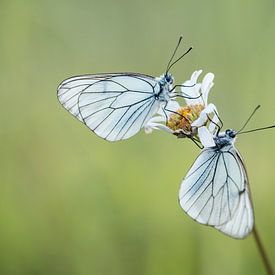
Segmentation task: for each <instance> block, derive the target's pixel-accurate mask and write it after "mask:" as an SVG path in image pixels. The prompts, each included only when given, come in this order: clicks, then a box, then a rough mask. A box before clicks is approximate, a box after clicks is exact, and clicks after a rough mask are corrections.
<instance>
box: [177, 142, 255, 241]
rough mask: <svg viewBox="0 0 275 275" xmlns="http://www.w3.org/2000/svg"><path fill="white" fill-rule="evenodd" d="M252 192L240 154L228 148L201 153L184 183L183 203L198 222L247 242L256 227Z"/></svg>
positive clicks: (180, 197) (228, 146) (181, 196)
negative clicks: (251, 200)
mask: <svg viewBox="0 0 275 275" xmlns="http://www.w3.org/2000/svg"><path fill="white" fill-rule="evenodd" d="M248 192H249V190H248V180H247V173H246V170H245V168H244V165H243V162H242V160H241V158H240V156H239V153H238V152H237V150H236V149H235V148H234V146H233V145H227V146H224V147H223V148H222V149H217V148H215V147H214V148H207V149H204V150H203V151H202V152H201V153H200V155H199V156H198V158H197V159H196V160H195V162H194V164H193V165H192V167H191V169H190V170H189V172H188V174H187V175H186V177H185V178H184V179H183V181H182V184H181V187H180V192H179V201H180V205H181V207H182V208H183V209H184V211H185V212H187V213H188V215H190V216H191V217H192V218H193V219H194V220H196V221H198V222H200V223H202V224H206V225H210V226H214V227H216V228H217V229H218V230H220V231H222V232H223V233H225V234H227V235H230V236H231V237H235V238H244V237H245V236H247V235H248V234H249V233H250V231H251V230H252V227H253V209H252V206H251V203H250V199H249V193H248ZM242 216H243V217H244V216H245V217H246V220H245V219H244V220H243V219H242ZM240 222H241V224H240ZM237 229H238V230H237Z"/></svg>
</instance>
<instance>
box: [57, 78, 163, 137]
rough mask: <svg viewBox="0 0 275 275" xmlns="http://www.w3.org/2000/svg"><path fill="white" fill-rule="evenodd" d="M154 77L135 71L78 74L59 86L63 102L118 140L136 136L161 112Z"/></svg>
mask: <svg viewBox="0 0 275 275" xmlns="http://www.w3.org/2000/svg"><path fill="white" fill-rule="evenodd" d="M158 92H159V84H158V82H157V81H156V80H155V78H153V77H151V76H148V75H143V74H134V73H115V74H97V75H83V76H76V77H72V78H69V79H67V80H64V81H63V82H62V83H61V84H60V85H59V87H58V91H57V96H58V99H59V101H60V103H61V104H62V105H63V106H64V107H65V108H66V109H67V110H68V111H69V112H70V113H71V114H73V115H74V116H75V117H76V118H78V119H79V120H80V121H81V122H83V123H84V124H86V125H87V126H88V127H89V128H90V129H91V130H92V131H93V132H95V133H96V134H97V135H98V136H100V137H102V138H104V139H106V140H109V141H116V140H122V139H127V138H129V137H131V136H133V135H135V134H136V133H137V132H138V131H139V130H140V129H141V128H142V127H143V126H144V125H145V124H146V122H147V121H148V120H149V119H150V118H151V117H152V116H153V115H154V114H155V113H156V112H157V111H158V109H159V107H160V104H161V103H160V102H159V101H158V100H156V98H155V93H158Z"/></svg>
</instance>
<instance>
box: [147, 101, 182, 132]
mask: <svg viewBox="0 0 275 275" xmlns="http://www.w3.org/2000/svg"><path fill="white" fill-rule="evenodd" d="M179 108H180V105H179V103H178V102H177V101H175V100H170V101H169V102H168V103H167V106H166V107H165V110H163V108H162V107H160V109H159V111H158V112H157V115H156V116H154V117H152V118H151V119H149V121H148V122H147V123H146V125H145V126H144V130H145V133H146V134H151V133H152V132H153V130H163V131H165V132H167V133H170V134H171V133H173V131H172V130H171V129H170V128H169V127H167V126H166V122H167V119H168V118H169V116H170V115H171V114H172V113H173V112H176V111H177V109H179ZM169 111H170V112H169ZM171 111H172V112H171Z"/></svg>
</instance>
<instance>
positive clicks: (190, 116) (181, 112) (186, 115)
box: [167, 104, 204, 132]
mask: <svg viewBox="0 0 275 275" xmlns="http://www.w3.org/2000/svg"><path fill="white" fill-rule="evenodd" d="M203 109H204V106H203V105H202V104H195V105H187V106H185V107H180V108H179V109H178V110H177V111H176V114H172V115H170V117H169V120H168V122H167V126H168V127H169V128H170V129H171V130H173V131H176V130H181V129H182V130H184V131H186V132H191V131H192V129H191V124H192V123H193V122H194V121H195V120H196V119H198V118H199V115H200V113H201V111H202V110H203Z"/></svg>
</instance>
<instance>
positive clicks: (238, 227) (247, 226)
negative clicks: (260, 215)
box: [215, 149, 254, 239]
mask: <svg viewBox="0 0 275 275" xmlns="http://www.w3.org/2000/svg"><path fill="white" fill-rule="evenodd" d="M231 153H232V154H234V155H235V158H236V160H237V161H238V162H239V163H240V167H241V169H243V173H244V175H245V189H244V191H243V192H242V193H240V201H239V205H238V207H237V209H236V211H235V213H234V215H233V218H232V219H231V220H230V221H229V222H227V223H225V224H223V225H219V226H215V228H217V229H218V230H220V231H221V232H223V233H225V234H226V235H229V236H231V237H233V238H236V239H243V238H245V237H246V236H247V235H248V234H249V233H250V232H251V231H252V229H253V225H254V213H253V206H252V202H251V200H250V190H249V185H248V184H249V183H248V178H247V174H246V170H245V166H244V164H243V161H242V158H241V156H240V154H239V153H238V151H237V150H236V149H235V150H231Z"/></svg>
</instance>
